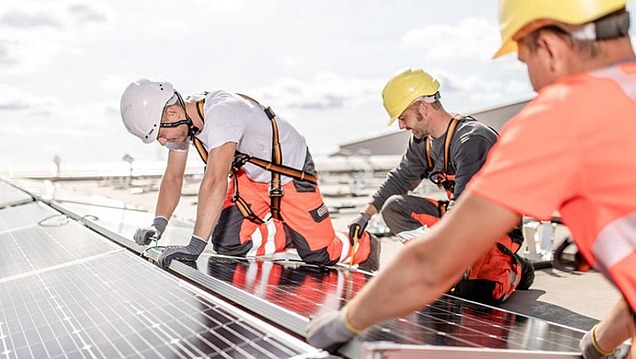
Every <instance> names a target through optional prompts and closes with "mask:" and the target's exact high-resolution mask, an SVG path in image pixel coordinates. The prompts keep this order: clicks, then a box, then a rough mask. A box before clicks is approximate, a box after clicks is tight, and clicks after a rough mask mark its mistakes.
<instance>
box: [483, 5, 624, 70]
mask: <svg viewBox="0 0 636 359" xmlns="http://www.w3.org/2000/svg"><path fill="white" fill-rule="evenodd" d="M626 3H627V0H499V28H500V30H501V40H502V45H501V48H499V51H497V52H496V53H495V55H494V56H493V58H497V57H499V56H502V55H505V54H507V53H510V52H515V51H517V42H516V41H515V39H514V37H515V35H517V33H518V32H519V30H521V29H523V28H524V27H526V26H527V25H528V24H530V23H532V22H534V21H537V20H547V21H554V22H560V23H563V24H570V25H582V24H586V23H589V22H592V21H594V20H596V19H599V18H601V17H603V16H605V15H607V14H610V13H612V12H614V11H617V10H620V9H622V8H624V7H625V4H626Z"/></svg>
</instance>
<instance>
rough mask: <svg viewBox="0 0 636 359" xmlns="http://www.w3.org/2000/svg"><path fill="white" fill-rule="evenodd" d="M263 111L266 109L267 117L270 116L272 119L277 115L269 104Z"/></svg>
mask: <svg viewBox="0 0 636 359" xmlns="http://www.w3.org/2000/svg"><path fill="white" fill-rule="evenodd" d="M263 111H265V114H266V115H267V118H269V119H270V120H273V119H274V117H276V114H275V113H274V110H272V108H271V107H269V106H267V107H265V108H264V109H263Z"/></svg>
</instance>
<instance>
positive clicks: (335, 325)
mask: <svg viewBox="0 0 636 359" xmlns="http://www.w3.org/2000/svg"><path fill="white" fill-rule="evenodd" d="M345 315H346V311H345V310H344V309H343V310H341V311H337V312H330V313H327V314H323V315H321V316H319V317H316V318H312V319H311V321H310V322H309V325H308V326H307V334H306V337H307V343H309V344H310V345H312V346H314V347H317V348H322V349H325V350H326V351H328V352H330V353H333V352H335V351H336V350H337V349H338V348H339V347H341V346H342V345H343V344H344V343H346V342H348V341H349V340H351V339H352V338H353V337H355V336H356V335H357V334H360V333H361V332H360V331H358V332H356V331H355V329H353V328H350V327H349V326H347V322H346V319H345Z"/></svg>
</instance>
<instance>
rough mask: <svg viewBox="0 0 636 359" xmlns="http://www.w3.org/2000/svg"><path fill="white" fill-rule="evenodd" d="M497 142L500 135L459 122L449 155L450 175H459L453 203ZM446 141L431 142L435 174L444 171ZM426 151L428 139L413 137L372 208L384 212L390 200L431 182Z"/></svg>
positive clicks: (464, 120) (466, 120)
mask: <svg viewBox="0 0 636 359" xmlns="http://www.w3.org/2000/svg"><path fill="white" fill-rule="evenodd" d="M497 138H498V135H497V132H495V131H494V130H493V129H492V128H490V127H488V126H486V125H484V124H483V123H481V122H478V121H477V120H475V119H474V118H472V117H470V116H466V117H463V118H462V119H460V120H459V121H458V123H457V127H456V128H455V133H454V134H453V137H452V138H451V144H450V154H449V162H450V165H449V169H448V173H449V174H455V190H454V192H453V194H452V196H451V198H450V199H451V200H453V201H454V200H457V198H458V197H459V195H460V194H461V193H462V192H463V191H464V188H466V184H467V183H468V181H470V179H471V178H472V177H473V175H474V174H475V173H477V172H478V171H479V169H480V168H481V166H482V165H483V164H484V162H485V161H486V156H487V154H488V151H489V150H490V148H491V147H492V146H493V145H494V144H495V142H496V141H497ZM445 139H446V135H444V136H441V137H439V138H436V139H433V140H432V141H431V159H432V160H433V170H432V171H431V172H437V171H442V170H443V168H444V143H445ZM425 151H426V141H425V139H421V140H418V139H417V138H415V137H413V136H411V139H410V141H409V145H408V147H407V149H406V152H405V153H404V155H403V156H402V160H401V161H400V164H399V165H398V166H397V167H396V168H394V169H392V170H391V171H390V172H389V173H388V174H387V177H386V179H385V180H384V182H383V183H382V184H381V185H380V188H379V189H378V190H377V191H376V193H375V194H374V195H373V198H372V201H371V204H372V205H373V206H374V207H375V208H377V209H378V210H380V209H381V208H382V206H383V205H384V202H386V200H387V199H388V198H389V197H391V196H392V195H396V194H407V193H408V192H409V191H412V190H413V189H415V188H416V187H417V186H418V185H419V184H420V182H422V180H423V179H425V178H428V176H429V175H430V173H428V171H427V168H428V166H427V163H426V152H425Z"/></svg>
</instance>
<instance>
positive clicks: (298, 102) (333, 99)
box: [254, 72, 385, 110]
mask: <svg viewBox="0 0 636 359" xmlns="http://www.w3.org/2000/svg"><path fill="white" fill-rule="evenodd" d="M384 82H385V80H374V79H358V78H350V77H343V76H340V75H337V74H335V73H332V72H321V73H319V74H317V75H315V76H314V77H313V78H312V79H311V80H309V81H303V80H300V79H296V78H283V79H280V80H278V81H276V82H275V83H274V84H272V85H271V86H266V87H261V88H258V89H256V90H255V91H254V93H255V96H256V95H257V94H258V95H259V97H260V98H261V99H263V101H266V102H267V103H271V104H274V103H275V104H277V106H283V107H286V108H291V109H304V110H326V109H337V108H343V107H350V106H352V107H356V106H360V105H364V104H366V103H369V102H371V101H375V102H377V101H379V99H380V92H381V91H382V87H383V86H384Z"/></svg>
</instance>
